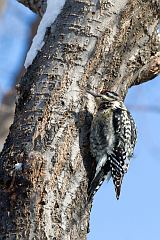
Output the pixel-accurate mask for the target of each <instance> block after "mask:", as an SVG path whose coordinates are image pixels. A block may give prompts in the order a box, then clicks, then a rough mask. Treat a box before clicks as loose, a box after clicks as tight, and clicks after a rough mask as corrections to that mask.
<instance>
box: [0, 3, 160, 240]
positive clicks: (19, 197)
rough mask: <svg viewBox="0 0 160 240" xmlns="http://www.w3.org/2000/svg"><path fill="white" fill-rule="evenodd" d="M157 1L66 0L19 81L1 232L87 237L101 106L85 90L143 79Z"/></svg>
mask: <svg viewBox="0 0 160 240" xmlns="http://www.w3.org/2000/svg"><path fill="white" fill-rule="evenodd" d="M158 8H159V6H158V1H153V0H152V1H151V0H148V1H147V0H143V1H142V0H117V1H114V3H113V1H98V0H97V1H89V0H83V1H82V0H81V1H80V0H74V1H73V0H67V1H66V4H65V6H64V8H63V11H62V12H61V14H60V15H59V16H58V18H57V19H56V21H55V23H54V24H53V25H52V26H51V28H49V29H48V31H47V34H46V36H45V45H44V47H43V49H42V51H41V52H39V54H38V56H37V57H36V59H35V60H34V62H33V64H32V66H30V67H29V68H28V70H27V72H26V74H25V75H24V77H23V78H22V80H21V82H20V85H19V86H18V89H17V90H18V98H19V99H18V101H17V106H16V111H15V118H14V123H13V125H12V126H11V128H10V133H9V136H8V138H7V141H6V144H5V146H4V149H3V151H2V153H1V161H0V185H1V191H0V205H1V206H0V209H1V212H0V239H16V238H17V239H57V240H58V239H67V240H68V239H81V240H83V239H86V234H87V229H88V222H89V210H90V207H91V206H90V204H88V203H87V186H88V183H89V181H90V179H91V176H92V174H93V172H94V160H93V159H92V157H91V154H90V151H89V129H90V124H91V121H92V114H93V112H94V110H95V104H94V100H93V98H92V96H89V95H88V94H87V93H86V90H87V89H92V90H94V91H100V90H102V89H104V88H105V89H108V90H113V91H116V92H117V93H119V94H120V95H121V96H122V97H124V96H125V95H126V93H127V90H128V88H129V87H131V86H133V85H135V84H140V83H141V79H140V75H137V73H140V72H142V70H144V68H145V67H144V66H145V65H146V64H149V62H150V61H151V59H152V58H153V57H154V58H155V57H156V56H157V54H158V47H159V42H158V37H157V36H158V35H157V25H158V17H159V16H158V13H159V9H158ZM158 68H159V66H158ZM157 72H158V71H157V68H156V72H153V74H150V72H149V74H148V75H146V77H145V79H146V80H149V79H152V78H153V77H154V76H155V75H156V74H157ZM145 74H147V71H146V72H145ZM142 79H143V78H142ZM144 81H145V80H144V79H143V80H142V82H144ZM17 163H21V164H22V165H15V164H17ZM18 166H19V167H18Z"/></svg>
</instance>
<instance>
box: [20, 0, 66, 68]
mask: <svg viewBox="0 0 160 240" xmlns="http://www.w3.org/2000/svg"><path fill="white" fill-rule="evenodd" d="M64 3H65V0H47V9H46V12H45V13H44V15H43V18H42V20H41V22H40V24H39V27H38V30H37V34H36V35H35V37H34V39H33V41H32V45H31V47H30V49H29V51H28V53H27V57H26V60H25V63H24V66H25V68H27V67H29V66H30V65H31V64H32V62H33V60H34V58H35V57H36V55H37V53H38V51H40V50H41V48H42V47H43V45H44V41H43V39H44V36H45V33H46V29H47V28H48V27H50V26H51V24H52V23H53V22H54V21H55V19H56V17H57V16H58V14H59V13H60V11H61V9H62V7H63V6H64Z"/></svg>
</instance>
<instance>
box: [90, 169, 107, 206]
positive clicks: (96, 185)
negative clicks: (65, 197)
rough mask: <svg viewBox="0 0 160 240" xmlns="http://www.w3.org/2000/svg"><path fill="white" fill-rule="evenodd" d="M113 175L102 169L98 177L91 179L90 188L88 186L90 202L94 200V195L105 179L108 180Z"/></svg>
mask: <svg viewBox="0 0 160 240" xmlns="http://www.w3.org/2000/svg"><path fill="white" fill-rule="evenodd" d="M110 177H111V172H110V171H109V172H107V174H106V173H105V174H104V171H100V172H99V173H98V174H97V175H96V177H95V178H94V179H93V180H92V181H91V183H90V185H89V188H88V202H92V200H93V197H94V195H95V194H96V192H97V191H98V189H99V188H100V186H101V185H102V183H103V182H104V180H105V179H106V180H108V181H109V179H110Z"/></svg>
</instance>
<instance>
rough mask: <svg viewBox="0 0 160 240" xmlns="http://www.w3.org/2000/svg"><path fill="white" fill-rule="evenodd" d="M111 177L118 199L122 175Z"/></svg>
mask: <svg viewBox="0 0 160 240" xmlns="http://www.w3.org/2000/svg"><path fill="white" fill-rule="evenodd" d="M112 178H113V183H114V187H115V192H116V198H117V200H118V199H119V197H120V193H121V185H122V180H123V176H122V175H112Z"/></svg>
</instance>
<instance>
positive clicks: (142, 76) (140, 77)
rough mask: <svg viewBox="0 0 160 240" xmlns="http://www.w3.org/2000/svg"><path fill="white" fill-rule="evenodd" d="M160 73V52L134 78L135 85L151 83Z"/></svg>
mask: <svg viewBox="0 0 160 240" xmlns="http://www.w3.org/2000/svg"><path fill="white" fill-rule="evenodd" d="M159 73H160V52H159V53H157V54H156V56H154V57H152V58H151V59H150V61H149V63H147V64H145V65H144V66H143V67H142V68H141V69H140V70H139V71H138V72H137V73H136V74H135V75H134V76H133V85H138V84H141V83H144V82H147V81H150V80H152V79H154V78H155V77H157V75H158V74H159Z"/></svg>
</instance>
